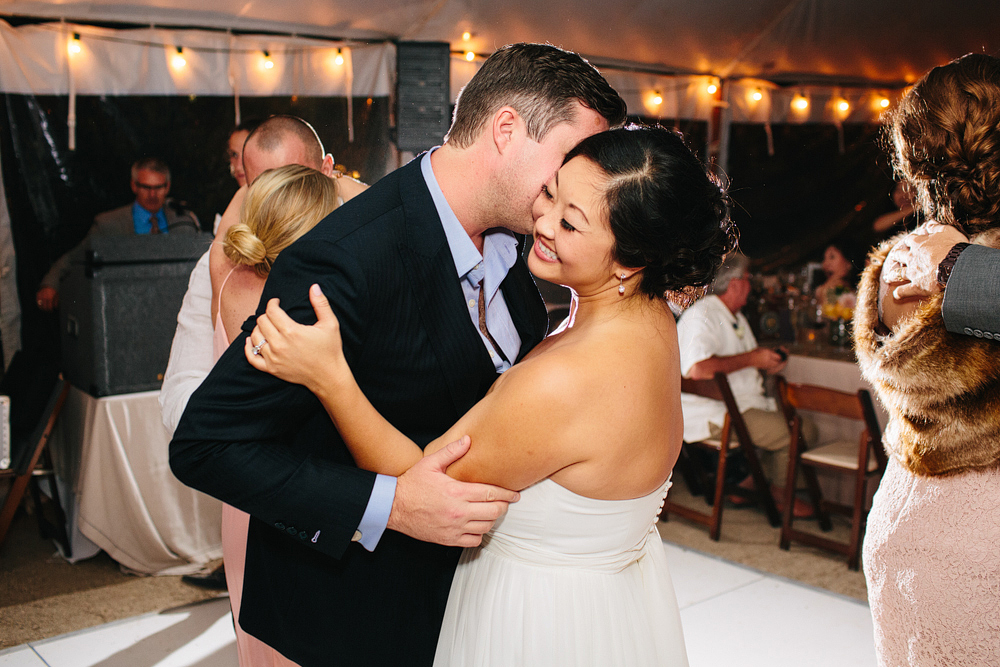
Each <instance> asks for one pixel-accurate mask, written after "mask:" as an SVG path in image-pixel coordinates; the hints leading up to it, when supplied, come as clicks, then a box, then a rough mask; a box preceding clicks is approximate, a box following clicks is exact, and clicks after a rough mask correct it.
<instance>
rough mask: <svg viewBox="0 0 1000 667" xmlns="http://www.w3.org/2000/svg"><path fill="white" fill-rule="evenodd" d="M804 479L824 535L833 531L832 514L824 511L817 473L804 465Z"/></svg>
mask: <svg viewBox="0 0 1000 667" xmlns="http://www.w3.org/2000/svg"><path fill="white" fill-rule="evenodd" d="M802 477H803V478H805V480H806V492H807V493H808V494H809V500H811V501H812V504H813V511H814V512H816V519H817V520H818V521H819V527H820V530H822V531H823V532H824V533H826V532H829V531H831V530H833V522H831V521H830V513H829V512H827V511H826V510H825V509H823V492H822V490H821V489H820V488H819V480H818V479H817V478H816V471H815V470H813V469H812V468H810V467H809V466H806V465H804V466H802Z"/></svg>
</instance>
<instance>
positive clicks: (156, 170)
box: [35, 157, 200, 311]
mask: <svg viewBox="0 0 1000 667" xmlns="http://www.w3.org/2000/svg"><path fill="white" fill-rule="evenodd" d="M131 186H132V192H133V193H135V201H134V202H132V203H131V204H126V205H125V206H121V207H119V208H116V209H113V210H111V211H106V212H104V213H99V214H98V215H97V216H95V217H94V224H93V226H92V227H91V228H90V231H89V232H87V237H86V238H84V240H83V241H82V242H81V243H80V244H79V245H78V246H77V247H76V248H74V249H73V250H71V251H70V252H68V253H66V254H65V255H63V256H62V257H60V258H59V259H58V260H56V262H55V263H54V264H53V265H52V268H50V269H49V272H48V273H46V274H45V277H44V278H42V282H41V285H40V286H39V288H38V292H37V293H36V294H35V301H36V303H37V304H38V307H39V308H40V309H41V310H44V311H51V310H54V309H55V308H56V307H57V306H58V305H59V281H60V280H62V278H63V276H65V275H66V274H67V273H68V272H69V265H70V258H71V257H73V255H74V253H81V252H82V251H83V250H82V249H83V247H84V246H85V245H86V243H87V240H88V239H89V238H91V237H94V236H128V235H132V234H194V233H196V232H198V231H199V230H200V227H199V225H198V218H197V216H195V214H194V213H193V212H192V211H189V210H187V209H185V208H184V207H182V206H181V205H180V204H179V203H177V202H174V201H173V200H171V199H169V198H168V197H167V195H168V194H169V193H170V169H169V167H167V165H166V163H164V162H163V160H161V159H159V158H155V157H149V158H143V159H141V160H139V161H138V162H136V163H135V164H133V165H132V181H131Z"/></svg>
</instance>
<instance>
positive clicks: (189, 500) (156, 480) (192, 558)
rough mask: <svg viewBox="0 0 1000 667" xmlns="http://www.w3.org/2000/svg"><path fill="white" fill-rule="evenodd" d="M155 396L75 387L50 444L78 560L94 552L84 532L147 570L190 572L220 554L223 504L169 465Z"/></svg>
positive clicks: (113, 554) (130, 565)
mask: <svg viewBox="0 0 1000 667" xmlns="http://www.w3.org/2000/svg"><path fill="white" fill-rule="evenodd" d="M157 396H158V392H156V391H149V392H142V393H137V394H124V395H119V396H108V397H105V398H94V397H93V396H90V395H89V394H86V393H84V392H82V391H80V390H78V389H76V388H75V387H74V388H71V389H70V393H69V396H68V398H67V401H66V406H65V407H64V408H63V412H62V414H60V416H59V419H58V421H57V425H56V431H55V432H54V433H53V438H52V451H53V457H54V459H55V465H56V471H57V473H58V476H59V477H60V478H61V479H62V480H63V481H64V487H65V488H66V491H69V493H70V494H71V497H70V498H68V499H67V500H68V501H70V502H65V503H64V504H65V505H66V509H67V516H68V521H69V523H70V526H69V530H70V540H71V544H72V546H73V554H72V555H73V559H74V560H76V559H78V558H80V557H85V556H86V555H88V553H87V552H88V551H90V552H94V550H93V548H90V549H88V547H87V545H86V542H85V541H83V540H81V539H80V535H82V536H83V537H85V538H86V539H89V540H90V541H91V542H93V544H94V545H96V546H97V547H100V548H101V549H103V550H104V551H106V552H107V553H108V554H109V555H110V556H111V557H112V558H114V559H115V560H116V561H118V562H119V563H121V564H122V565H123V566H125V567H126V568H128V569H130V570H134V571H136V572H139V573H143V574H173V575H176V574H187V573H191V572H196V571H198V570H200V569H201V568H202V566H203V565H204V564H206V563H208V562H209V561H212V560H215V559H218V558H221V557H222V538H221V535H220V522H221V516H222V504H221V503H220V502H219V501H218V500H215V499H214V498H211V497H209V496H206V495H204V494H202V493H199V492H197V491H194V490H193V489H190V488H188V487H186V486H184V485H183V484H181V483H180V482H179V481H177V479H176V478H175V477H174V476H173V473H171V472H170V466H169V463H168V453H167V446H168V444H169V438H168V436H167V433H166V431H165V429H164V428H163V423H162V421H161V419H160V406H159V404H158V402H157ZM61 490H62V489H61ZM63 495H64V496H65V492H64V494H63ZM74 524H75V526H74ZM77 530H78V531H79V534H76V533H77Z"/></svg>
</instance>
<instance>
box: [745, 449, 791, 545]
mask: <svg viewBox="0 0 1000 667" xmlns="http://www.w3.org/2000/svg"><path fill="white" fill-rule="evenodd" d="M740 449H741V451H742V452H743V455H744V456H745V457H746V459H747V465H749V466H750V475H751V476H752V477H753V485H754V489H755V491H756V492H757V501H758V502H760V504H761V507H763V508H764V514H766V515H767V522H768V523H770V524H771V527H772V528H777V527H779V526H780V525H781V514H780V513H779V512H778V506H777V505H776V504H775V502H774V496H773V495H772V494H771V483H770V482H768V480H767V477H765V476H764V471H763V470H762V469H761V467H760V459H759V458H757V452H755V451H754V448H753V447H741V448H740Z"/></svg>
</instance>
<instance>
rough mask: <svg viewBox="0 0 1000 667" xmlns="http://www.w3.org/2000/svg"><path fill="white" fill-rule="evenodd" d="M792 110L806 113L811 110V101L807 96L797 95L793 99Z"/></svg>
mask: <svg viewBox="0 0 1000 667" xmlns="http://www.w3.org/2000/svg"><path fill="white" fill-rule="evenodd" d="M792 108H793V109H795V110H796V111H805V110H806V109H808V108H809V100H807V99H806V97H805V95H796V96H795V97H793V98H792Z"/></svg>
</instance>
